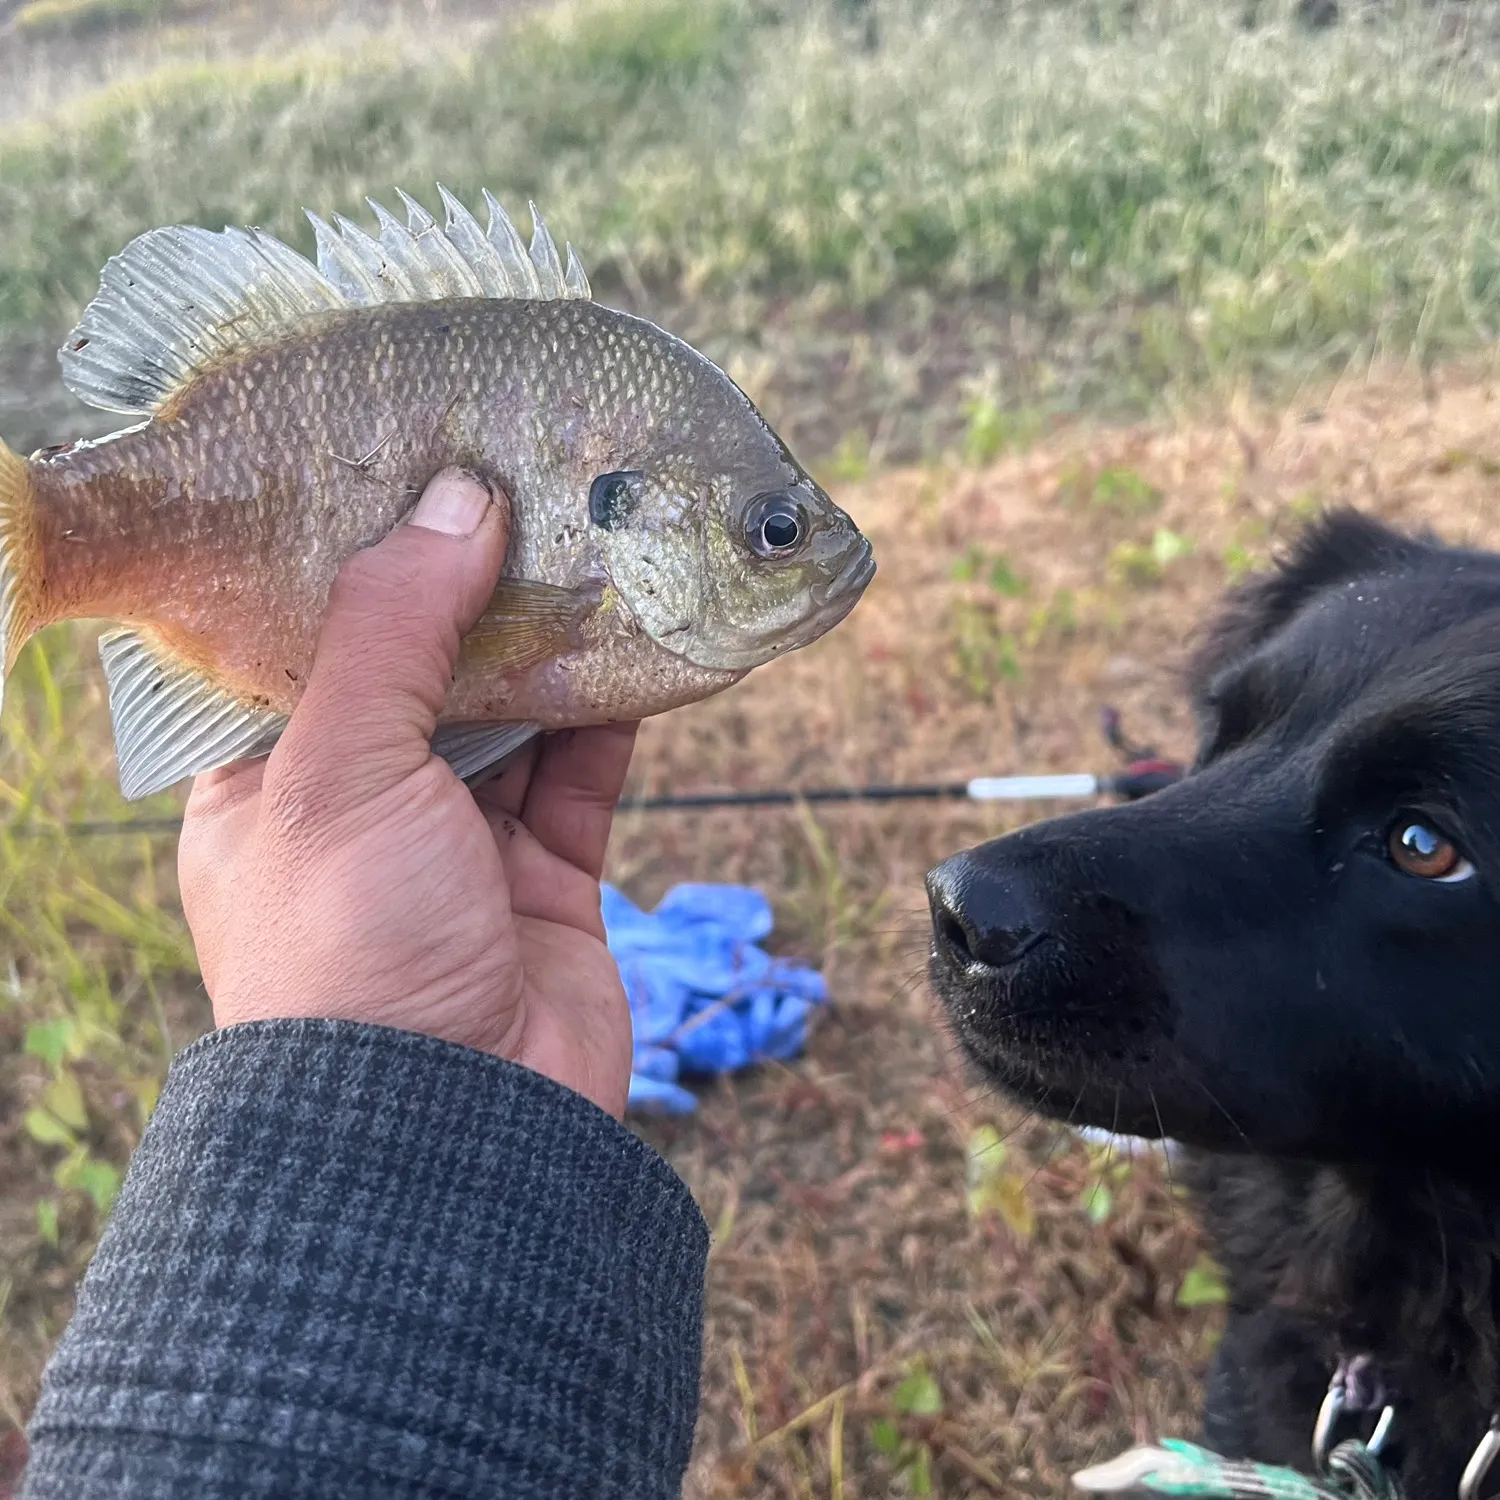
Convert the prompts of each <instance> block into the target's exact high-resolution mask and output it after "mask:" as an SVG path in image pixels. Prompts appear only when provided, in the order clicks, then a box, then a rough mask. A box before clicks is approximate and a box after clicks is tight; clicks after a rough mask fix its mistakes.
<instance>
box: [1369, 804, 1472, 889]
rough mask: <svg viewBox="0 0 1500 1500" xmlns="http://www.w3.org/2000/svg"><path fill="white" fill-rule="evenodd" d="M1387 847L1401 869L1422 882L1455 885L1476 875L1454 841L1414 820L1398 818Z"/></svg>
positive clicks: (1388, 838) (1397, 866) (1406, 817)
mask: <svg viewBox="0 0 1500 1500" xmlns="http://www.w3.org/2000/svg"><path fill="white" fill-rule="evenodd" d="M1386 848H1387V850H1388V851H1389V853H1390V856H1391V863H1392V864H1394V865H1395V866H1396V868H1397V869H1398V870H1401V871H1403V872H1404V873H1406V874H1407V875H1415V876H1417V878H1418V879H1420V880H1436V881H1441V882H1443V883H1444V884H1448V885H1453V884H1456V883H1457V882H1458V881H1460V880H1468V879H1469V878H1470V877H1471V876H1472V875H1473V874H1474V866H1473V865H1472V864H1471V863H1470V862H1469V861H1468V860H1467V859H1465V858H1464V856H1463V855H1462V854H1461V853H1460V852H1459V848H1458V845H1457V844H1455V843H1454V842H1453V840H1452V839H1450V838H1448V837H1447V836H1446V835H1444V834H1441V833H1439V832H1438V831H1437V830H1436V829H1435V828H1432V827H1431V826H1430V825H1428V824H1426V823H1422V822H1419V821H1418V820H1417V819H1415V818H1412V817H1408V816H1402V817H1399V818H1397V819H1396V821H1395V822H1394V823H1393V824H1392V825H1391V831H1390V833H1389V834H1388V835H1387V837H1386Z"/></svg>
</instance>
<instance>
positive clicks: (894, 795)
mask: <svg viewBox="0 0 1500 1500" xmlns="http://www.w3.org/2000/svg"><path fill="white" fill-rule="evenodd" d="M1102 725H1103V730H1104V736H1105V739H1106V740H1108V742H1109V743H1110V744H1111V745H1112V746H1114V748H1115V749H1117V750H1119V751H1120V752H1121V753H1122V754H1123V755H1127V756H1129V757H1130V759H1129V762H1128V764H1127V765H1126V766H1125V767H1124V768H1123V769H1122V770H1120V771H1118V772H1115V773H1114V774H1113V775H1108V774H1106V775H1095V774H1093V773H1092V772H1087V771H1085V772H1079V773H1061V774H1055V775H1040V776H973V777H970V778H969V779H968V780H967V781H939V782H918V783H915V784H900V783H896V784H885V783H874V784H871V785H867V786H820V787H804V788H792V787H765V788H760V789H758V790H754V791H743V792H686V793H679V794H676V795H662V796H656V797H622V798H621V799H620V804H619V810H620V811H621V812H687V811H710V810H713V809H717V808H737V807H795V806H796V805H797V804H799V803H807V804H809V805H826V804H829V803H851V802H871V803H879V802H944V801H947V802H965V801H967V802H1037V801H1068V800H1073V799H1079V798H1087V797H1118V798H1120V799H1121V800H1122V801H1125V802H1134V801H1137V800H1139V799H1140V798H1141V797H1149V796H1150V795H1151V794H1152V793H1153V792H1159V791H1161V790H1162V788H1163V787H1168V786H1171V784H1172V783H1173V782H1174V781H1179V780H1180V779H1181V778H1182V776H1183V774H1184V767H1183V766H1181V765H1179V764H1178V763H1177V762H1176V761H1172V760H1165V759H1163V758H1161V757H1160V756H1158V755H1157V754H1156V753H1155V752H1154V751H1152V750H1149V749H1147V748H1145V747H1141V746H1135V745H1131V744H1130V743H1129V742H1128V741H1127V740H1126V739H1125V737H1124V735H1123V733H1122V732H1121V729H1120V721H1119V714H1118V713H1117V712H1116V711H1115V710H1114V709H1112V708H1106V709H1105V710H1104V712H1103V715H1102ZM181 827H182V819H181V818H127V819H122V820H119V821H110V820H99V821H93V822H76V823H12V824H10V825H9V826H8V827H6V828H5V832H7V833H10V834H14V835H16V836H18V837H22V838H35V837H45V836H46V835H48V834H53V835H65V836H67V837H71V838H107V837H111V836H122V837H123V836H124V835H127V834H136V835H151V834H168V833H176V832H177V831H178V830H179V829H180V828H181Z"/></svg>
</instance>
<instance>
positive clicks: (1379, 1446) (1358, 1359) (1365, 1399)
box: [1312, 1355, 1472, 1500]
mask: <svg viewBox="0 0 1500 1500" xmlns="http://www.w3.org/2000/svg"><path fill="white" fill-rule="evenodd" d="M1384 1394H1385V1386H1384V1383H1383V1382H1382V1381H1381V1380H1380V1378H1379V1374H1378V1372H1377V1371H1376V1370H1375V1368H1374V1362H1373V1361H1372V1360H1371V1359H1370V1358H1369V1356H1368V1355H1357V1356H1355V1357H1354V1358H1353V1359H1346V1360H1340V1361H1339V1367H1338V1369H1337V1370H1335V1371H1334V1375H1333V1379H1332V1380H1331V1381H1329V1383H1328V1393H1327V1394H1326V1395H1325V1396H1324V1397H1323V1404H1322V1405H1321V1406H1320V1407H1319V1408H1318V1420H1317V1424H1316V1425H1315V1426H1314V1428H1313V1441H1312V1452H1313V1465H1314V1467H1315V1469H1316V1470H1317V1472H1318V1473H1319V1474H1323V1475H1326V1474H1327V1473H1328V1456H1329V1454H1331V1453H1332V1452H1333V1450H1334V1448H1335V1447H1337V1446H1338V1441H1339V1438H1338V1428H1339V1423H1340V1422H1341V1421H1342V1420H1343V1418H1344V1417H1345V1416H1356V1417H1358V1416H1365V1415H1367V1414H1368V1413H1370V1412H1371V1411H1374V1410H1375V1405H1374V1402H1373V1401H1372V1400H1371V1399H1370V1398H1371V1397H1374V1398H1375V1399H1376V1400H1379V1399H1380V1397H1382V1396H1384ZM1395 1424H1396V1408H1395V1407H1394V1406H1392V1405H1391V1404H1390V1403H1389V1402H1387V1401H1381V1402H1380V1416H1379V1417H1378V1418H1377V1419H1376V1422H1375V1428H1374V1430H1373V1431H1372V1432H1371V1433H1370V1436H1369V1438H1368V1439H1367V1440H1366V1442H1365V1444H1364V1447H1365V1451H1366V1452H1367V1453H1369V1455H1370V1457H1371V1458H1379V1457H1380V1455H1381V1451H1382V1450H1383V1449H1384V1448H1385V1445H1386V1444H1387V1443H1388V1442H1389V1441H1390V1437H1391V1431H1392V1429H1393V1428H1394V1427H1395ZM1464 1500H1472V1497H1468V1496H1466V1497H1464Z"/></svg>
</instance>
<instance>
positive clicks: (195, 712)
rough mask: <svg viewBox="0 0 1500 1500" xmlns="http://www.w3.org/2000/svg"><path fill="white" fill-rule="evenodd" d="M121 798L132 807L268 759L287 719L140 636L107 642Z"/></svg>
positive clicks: (113, 636)
mask: <svg viewBox="0 0 1500 1500" xmlns="http://www.w3.org/2000/svg"><path fill="white" fill-rule="evenodd" d="M99 655H100V658H101V659H102V660H103V662H104V675H105V677H106V678H107V679H108V682H109V711H110V716H111V718H112V719H113V720H114V729H115V758H116V760H117V762H118V763H119V774H120V791H121V792H122V793H123V794H124V795H125V797H126V798H127V799H129V800H130V801H134V800H135V799H136V798H138V797H149V796H150V795H151V794H152V793H153V792H160V791H164V790H165V789H166V788H167V787H169V786H172V785H173V784H174V783H175V782H178V781H181V780H182V779H183V777H185V776H196V775H197V774H198V773H199V772H200V771H212V770H215V769H216V768H217V767H219V766H227V765H228V764H229V763H230V762H231V761H236V760H246V759H248V758H250V757H252V756H256V755H265V754H268V753H269V751H270V749H271V747H272V746H273V745H274V744H275V743H276V741H277V740H278V739H279V738H280V737H281V731H282V730H283V729H284V728H285V727H286V715H285V714H279V713H276V712H274V711H273V710H271V709H267V708H257V707H254V706H253V705H250V704H247V703H245V702H244V701H243V700H241V699H240V698H238V697H236V696H235V695H234V694H232V693H229V692H226V691H225V690H224V689H223V688H222V687H220V686H219V685H218V684H217V683H216V682H213V681H212V680H211V679H210V678H208V677H205V676H204V675H203V674H202V673H200V672H197V671H195V670H194V669H193V668H191V667H188V666H185V665H184V664H183V663H182V662H180V661H178V660H177V659H176V658H175V657H174V656H173V655H172V654H171V652H170V651H168V650H167V648H166V647H165V646H164V645H162V643H161V642H160V641H158V640H154V639H152V638H151V637H150V636H148V635H146V634H143V633H142V632H140V631H135V630H113V631H110V632H109V634H107V635H105V636H103V637H101V639H100V641H99Z"/></svg>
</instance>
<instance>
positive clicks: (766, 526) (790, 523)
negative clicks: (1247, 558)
mask: <svg viewBox="0 0 1500 1500" xmlns="http://www.w3.org/2000/svg"><path fill="white" fill-rule="evenodd" d="M806 536H807V515H806V513H805V512H804V511H803V509H802V506H801V504H800V502H798V501H797V500H796V499H794V498H793V497H792V496H791V495H788V494H786V493H784V492H780V491H778V492H777V493H776V494H772V495H762V496H761V497H760V499H758V500H757V501H755V503H754V504H753V505H751V507H750V509H749V511H748V512H747V513H746V515H745V538H746V540H747V541H748V542H749V543H750V546H751V548H752V549H753V550H754V551H756V552H758V553H760V555H761V556H762V557H784V556H785V555H786V554H787V553H788V552H791V551H792V550H793V549H794V548H796V547H799V546H800V545H801V544H802V542H803V540H804V539H805V538H806Z"/></svg>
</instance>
